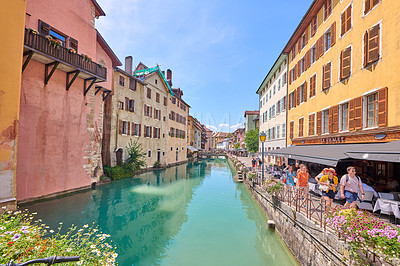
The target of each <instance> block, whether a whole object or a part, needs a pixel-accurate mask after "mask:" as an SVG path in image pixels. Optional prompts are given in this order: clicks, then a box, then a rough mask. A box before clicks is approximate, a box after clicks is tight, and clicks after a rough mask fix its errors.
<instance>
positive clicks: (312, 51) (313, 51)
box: [310, 44, 317, 65]
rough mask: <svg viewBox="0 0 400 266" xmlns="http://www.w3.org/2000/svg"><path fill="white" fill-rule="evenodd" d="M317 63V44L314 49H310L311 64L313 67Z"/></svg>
mask: <svg viewBox="0 0 400 266" xmlns="http://www.w3.org/2000/svg"><path fill="white" fill-rule="evenodd" d="M315 61H317V50H316V48H315V44H314V46H313V47H311V49H310V63H311V65H312V64H314V63H315Z"/></svg>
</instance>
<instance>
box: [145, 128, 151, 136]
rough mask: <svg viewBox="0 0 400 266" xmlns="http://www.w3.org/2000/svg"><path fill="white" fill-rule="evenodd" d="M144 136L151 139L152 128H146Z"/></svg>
mask: <svg viewBox="0 0 400 266" xmlns="http://www.w3.org/2000/svg"><path fill="white" fill-rule="evenodd" d="M144 136H145V137H146V138H151V127H149V126H145V132H144Z"/></svg>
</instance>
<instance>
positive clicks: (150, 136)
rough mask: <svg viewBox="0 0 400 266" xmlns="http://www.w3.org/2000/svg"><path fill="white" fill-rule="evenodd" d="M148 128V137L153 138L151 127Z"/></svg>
mask: <svg viewBox="0 0 400 266" xmlns="http://www.w3.org/2000/svg"><path fill="white" fill-rule="evenodd" d="M148 129H149V135H148V136H147V137H149V138H151V127H150V126H149V127H148ZM146 131H147V130H146Z"/></svg>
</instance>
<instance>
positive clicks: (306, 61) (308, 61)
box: [304, 50, 311, 70]
mask: <svg viewBox="0 0 400 266" xmlns="http://www.w3.org/2000/svg"><path fill="white" fill-rule="evenodd" d="M310 54H311V51H310V50H308V51H307V52H306V56H305V66H304V68H305V70H307V69H308V68H309V67H310V65H311V60H310Z"/></svg>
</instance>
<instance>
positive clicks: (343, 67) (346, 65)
mask: <svg viewBox="0 0 400 266" xmlns="http://www.w3.org/2000/svg"><path fill="white" fill-rule="evenodd" d="M350 75H351V46H349V47H347V48H346V49H344V50H343V51H342V52H341V53H340V80H344V79H346V78H348V77H350Z"/></svg>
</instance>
